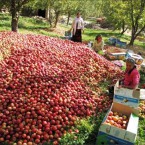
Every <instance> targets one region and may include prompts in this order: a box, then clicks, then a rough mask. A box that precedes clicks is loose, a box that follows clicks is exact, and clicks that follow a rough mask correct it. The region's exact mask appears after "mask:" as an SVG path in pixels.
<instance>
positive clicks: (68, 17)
mask: <svg viewBox="0 0 145 145" xmlns="http://www.w3.org/2000/svg"><path fill="white" fill-rule="evenodd" d="M69 19H70V13H69V12H68V15H67V23H66V24H67V25H68V24H69Z"/></svg>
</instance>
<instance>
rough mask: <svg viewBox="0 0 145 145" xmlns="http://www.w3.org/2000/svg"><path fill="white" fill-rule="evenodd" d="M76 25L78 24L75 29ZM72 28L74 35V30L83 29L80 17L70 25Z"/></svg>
mask: <svg viewBox="0 0 145 145" xmlns="http://www.w3.org/2000/svg"><path fill="white" fill-rule="evenodd" d="M77 23H78V27H77V28H76V26H77ZM72 28H73V29H74V34H75V32H76V29H84V21H83V19H82V18H81V17H79V18H77V17H76V18H75V19H74V21H73V23H72Z"/></svg>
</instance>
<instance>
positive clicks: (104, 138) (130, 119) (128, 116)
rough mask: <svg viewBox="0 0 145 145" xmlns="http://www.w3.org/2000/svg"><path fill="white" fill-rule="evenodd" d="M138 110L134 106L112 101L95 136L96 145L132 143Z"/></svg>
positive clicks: (130, 144) (135, 134)
mask: <svg viewBox="0 0 145 145" xmlns="http://www.w3.org/2000/svg"><path fill="white" fill-rule="evenodd" d="M138 113H139V111H138V110H137V109H135V108H132V107H129V106H126V105H123V104H120V103H117V102H113V104H112V106H111V108H110V110H109V111H108V113H107V114H106V116H105V118H104V119H103V121H102V123H101V125H100V128H99V133H98V136H97V142H96V143H97V145H101V144H103V145H113V142H114V143H115V144H117V145H134V143H135V140H136V136H137V130H138V122H139V117H138Z"/></svg>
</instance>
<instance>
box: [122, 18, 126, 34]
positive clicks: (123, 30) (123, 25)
mask: <svg viewBox="0 0 145 145" xmlns="http://www.w3.org/2000/svg"><path fill="white" fill-rule="evenodd" d="M126 30H127V27H126V28H125V21H124V20H123V21H122V32H121V35H123V34H124V32H125V31H126Z"/></svg>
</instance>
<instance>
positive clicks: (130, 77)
mask: <svg viewBox="0 0 145 145" xmlns="http://www.w3.org/2000/svg"><path fill="white" fill-rule="evenodd" d="M139 80H140V74H139V72H138V71H137V69H133V71H132V72H131V73H130V74H128V71H126V72H125V76H124V86H126V87H130V88H132V89H135V88H136V87H137V86H138V84H139Z"/></svg>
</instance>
